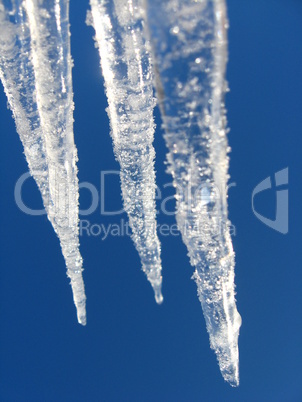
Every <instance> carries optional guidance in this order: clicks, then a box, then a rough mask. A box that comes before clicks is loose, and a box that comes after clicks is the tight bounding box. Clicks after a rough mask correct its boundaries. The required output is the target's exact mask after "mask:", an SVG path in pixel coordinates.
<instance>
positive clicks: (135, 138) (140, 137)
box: [88, 0, 163, 303]
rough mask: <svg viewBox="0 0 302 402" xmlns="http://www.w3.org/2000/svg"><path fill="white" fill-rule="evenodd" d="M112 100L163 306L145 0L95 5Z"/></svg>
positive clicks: (130, 193)
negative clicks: (144, 14)
mask: <svg viewBox="0 0 302 402" xmlns="http://www.w3.org/2000/svg"><path fill="white" fill-rule="evenodd" d="M90 5H91V16H90V18H91V21H88V22H89V23H91V24H92V25H93V26H94V29H95V32H96V43H97V45H98V48H99V53H100V59H101V67H102V72H103V76H104V80H105V86H106V94H107V98H108V104H109V107H108V115H109V118H110V124H111V135H112V138H113V144H114V151H115V155H116V158H117V160H118V161H119V163H120V167H121V173H120V177H121V187H122V194H123V199H124V208H125V210H126V212H127V213H128V216H129V223H130V227H131V229H132V233H133V235H132V238H133V241H134V244H135V246H136V249H137V251H138V253H139V255H140V258H141V262H142V267H143V271H144V272H145V273H146V275H147V278H148V280H149V281H150V283H151V285H152V287H153V289H154V292H155V299H156V301H157V302H158V303H161V302H162V300H163V297H162V294H161V284H162V277H161V258H160V243H159V240H158V237H157V234H156V209H155V172H154V156H155V152H154V148H153V145H152V143H153V137H154V121H153V108H154V104H155V103H154V97H153V88H152V84H153V83H152V69H151V64H150V55H149V53H148V51H147V46H146V41H145V39H144V35H143V31H144V29H143V25H144V21H143V13H142V12H143V7H142V0H90Z"/></svg>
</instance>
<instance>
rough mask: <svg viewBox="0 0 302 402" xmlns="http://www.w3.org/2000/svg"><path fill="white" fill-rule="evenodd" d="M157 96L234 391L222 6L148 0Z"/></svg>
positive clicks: (193, 252)
mask: <svg viewBox="0 0 302 402" xmlns="http://www.w3.org/2000/svg"><path fill="white" fill-rule="evenodd" d="M146 16H147V18H146V19H147V27H148V33H149V38H150V41H151V43H152V53H153V57H154V60H153V64H154V67H155V73H156V89H157V95H158V99H159V103H160V109H161V113H162V119H163V125H164V129H165V140H166V144H167V146H168V149H169V154H168V162H169V172H170V173H171V174H172V176H173V182H174V186H175V187H176V198H177V222H178V226H179V227H180V230H181V232H182V238H183V241H184V242H185V244H186V246H187V249H188V252H189V256H190V260H191V264H192V265H193V266H194V267H195V268H196V269H195V273H194V278H195V280H196V283H197V288H198V295H199V299H200V302H201V305H202V309H203V313H204V317H205V321H206V325H207V330H208V332H209V336H210V344H211V347H212V348H213V349H214V351H215V352H216V355H217V358H218V362H219V366H220V370H221V372H222V375H223V377H224V378H225V380H226V381H228V382H229V383H230V384H231V385H233V386H237V385H238V384H239V354H238V335H239V328H240V325H241V317H240V315H239V313H238V311H237V308H236V303H235V291H234V252H233V247H232V241H231V237H230V231H229V221H228V217H227V190H226V189H227V180H228V173H227V172H228V156H227V152H228V145H227V138H226V133H227V130H226V117H225V108H224V95H225V92H226V85H227V84H226V81H225V67H226V62H227V38H226V29H227V19H226V10H225V1H224V0H198V1H197V0H148V1H146Z"/></svg>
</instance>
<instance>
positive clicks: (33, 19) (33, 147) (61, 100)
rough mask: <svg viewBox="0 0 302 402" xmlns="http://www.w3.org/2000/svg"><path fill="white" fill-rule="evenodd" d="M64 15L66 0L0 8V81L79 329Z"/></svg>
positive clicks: (3, 2) (81, 297) (32, 0)
mask: <svg viewBox="0 0 302 402" xmlns="http://www.w3.org/2000/svg"><path fill="white" fill-rule="evenodd" d="M68 14H69V0H54V1H53V2H41V1H39V0H23V1H22V0H11V1H7V0H0V78H1V81H2V83H3V86H4V89H5V92H6V95H7V98H8V102H9V105H10V108H11V110H12V112H13V115H14V118H15V121H16V127H17V131H18V133H19V136H20V138H21V141H22V143H23V146H24V153H25V156H26V159H27V162H28V165H29V169H30V172H31V174H32V176H33V177H34V179H35V181H36V182H37V185H38V187H39V190H40V191H41V194H42V199H43V203H44V206H45V209H46V211H47V216H48V218H49V220H50V222H51V223H52V225H53V228H54V230H55V232H56V233H57V235H58V237H59V239H60V243H61V247H62V252H63V255H64V258H65V262H66V266H67V275H68V277H69V278H70V280H71V286H72V291H73V298H74V303H75V305H76V308H77V316H78V321H79V323H81V324H83V325H85V324H86V309H85V303H86V297H85V290H84V283H83V279H82V257H81V255H80V252H79V230H78V179H77V167H76V161H77V151H76V147H75V145H74V138H73V93H72V78H71V66H72V61H71V55H70V39H69V36H70V34H69V15H68Z"/></svg>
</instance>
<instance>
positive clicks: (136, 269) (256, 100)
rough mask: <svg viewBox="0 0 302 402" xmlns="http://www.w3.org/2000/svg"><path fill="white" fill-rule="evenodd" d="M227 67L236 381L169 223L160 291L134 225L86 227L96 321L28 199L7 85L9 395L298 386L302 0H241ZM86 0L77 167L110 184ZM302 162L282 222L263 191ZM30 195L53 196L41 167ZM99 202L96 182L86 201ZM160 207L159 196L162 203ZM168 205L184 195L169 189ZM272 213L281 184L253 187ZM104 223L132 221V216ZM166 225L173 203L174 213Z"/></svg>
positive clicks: (79, 5)
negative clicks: (40, 183)
mask: <svg viewBox="0 0 302 402" xmlns="http://www.w3.org/2000/svg"><path fill="white" fill-rule="evenodd" d="M227 4H228V11H229V20H230V30H229V41H230V45H229V64H228V70H227V77H228V81H229V85H230V88H231V92H230V93H229V94H228V95H227V99H226V105H227V109H228V121H229V127H230V128H231V131H230V134H229V143H230V145H231V147H232V152H231V164H230V174H231V182H232V183H236V186H234V187H232V188H231V189H230V192H229V212H230V219H231V221H232V223H233V225H234V226H235V228H236V236H234V237H233V243H234V249H235V252H236V285H237V301H238V310H239V312H240V314H241V316H242V319H243V324H242V328H241V333H240V337H239V348H240V378H241V384H240V386H239V388H238V389H233V388H231V387H230V386H229V385H228V384H226V383H225V382H224V381H223V379H222V377H221V375H220V372H219V368H218V365H217V363H216V358H215V356H214V353H213V351H211V350H210V348H209V341H208V335H207V333H206V329H205V322H204V318H203V316H202V311H201V307H200V303H199V301H198V298H197V294H196V285H195V283H194V281H192V280H191V275H192V273H193V268H192V267H191V266H190V264H189V260H188V257H187V255H186V253H187V252H186V249H185V246H184V245H183V243H182V241H181V238H180V236H163V235H162V236H161V242H162V260H163V279H164V284H163V293H164V297H165V301H164V303H163V304H162V305H161V306H158V305H156V303H155V301H154V297H153V293H152V289H151V286H150V285H149V283H148V282H147V281H146V279H145V277H144V275H143V273H142V272H141V270H140V262H139V258H138V255H137V252H136V250H135V248H134V246H133V244H132V242H131V239H130V238H129V237H126V236H120V237H118V236H108V238H106V240H103V241H102V240H101V237H100V236H93V235H92V234H91V233H90V236H88V234H87V232H85V233H83V234H82V236H81V239H80V241H81V252H82V255H83V258H84V267H85V272H84V280H85V284H86V294H87V318H88V324H87V326H86V327H81V326H80V325H78V324H77V322H76V314H75V308H74V305H73V302H72V295H71V288H70V286H69V284H68V280H67V278H66V273H65V266H64V261H63V257H62V255H61V251H60V247H59V242H58V239H57V238H56V236H55V234H54V232H53V230H52V227H51V225H50V223H49V222H48V220H47V218H46V217H45V216H38V217H34V216H29V215H26V214H24V213H23V212H21V211H20V210H19V208H18V207H17V205H16V203H15V201H14V187H15V184H16V182H17V180H18V178H19V177H20V176H21V175H22V174H23V173H25V172H26V171H27V165H26V161H25V158H24V155H23V153H22V146H21V143H20V141H19V138H18V136H17V134H16V132H15V127H14V122H13V120H12V118H11V112H10V111H9V110H7V108H6V99H5V96H4V94H3V89H2V87H1V89H0V133H1V141H2V145H1V149H0V175H1V189H2V190H1V198H0V214H1V227H0V236H1V246H0V247H1V252H0V262H1V271H0V312H1V326H0V400H1V401H5V402H8V401H14V402H15V401H42V400H43V401H73V402H76V401H86V400H87V401H106V402H107V401H110V402H111V401H158V402H159V401H160V402H161V401H163V402H166V401H173V402H176V401H190V402H191V401H192V402H195V401H206V402H208V401H214V402H216V401H217V402H220V401H232V402H233V401H245V402H249V401H257V402H258V401H274V402H276V401H280V402H281V401H290V402H298V401H301V400H302V385H301V359H302V346H301V335H302V334H301V332H302V292H301V285H300V284H301V280H302V270H301V223H302V222H301V207H300V203H301V197H302V186H301V179H300V177H301V171H302V163H301V157H300V154H301V149H302V139H301V138H302V137H301V127H302V113H301V110H302V99H301V94H302V79H301V71H302V52H301V42H302V23H301V19H302V3H301V2H300V1H299V0H287V1H285V0H266V1H265V2H264V1H260V0H253V1H252V0H245V1H242V2H239V1H236V0H228V2H227ZM87 6H88V5H87V2H86V1H85V2H82V1H73V2H72V4H71V32H72V37H71V39H72V54H73V58H74V63H75V67H74V69H73V79H74V93H75V94H74V100H75V115H74V116H75V141H76V145H77V147H78V153H79V163H78V167H79V180H80V182H81V183H83V182H89V183H91V184H93V185H94V186H95V188H96V189H98V192H100V188H101V184H100V180H101V172H104V171H108V170H117V169H118V165H117V162H116V161H115V159H114V156H113V151H112V142H111V138H110V136H109V126H108V118H107V115H106V112H105V107H106V98H105V96H104V91H103V86H102V77H101V73H100V69H99V59H98V54H97V50H96V49H95V48H94V43H93V40H92V35H93V30H92V28H91V27H87V26H86V25H85V16H86V9H87ZM156 122H157V125H158V128H157V131H156V138H155V147H156V152H157V159H156V170H157V183H158V185H159V187H160V188H161V189H162V191H163V196H164V197H166V196H170V195H172V190H171V188H166V189H164V185H165V184H167V183H171V178H170V176H169V175H168V174H166V173H165V168H166V165H165V163H164V162H165V155H166V148H165V144H164V141H163V136H162V134H163V133H162V130H161V128H160V117H159V114H158V112H156ZM287 167H288V169H289V185H288V190H289V232H288V234H286V235H284V234H281V233H279V232H277V231H274V230H273V229H271V228H269V227H267V226H266V225H264V224H263V223H261V222H260V221H259V220H258V219H257V218H256V217H255V215H254V214H253V211H252V206H251V197H252V191H253V189H254V188H255V186H256V185H257V184H258V183H260V182H261V181H262V180H264V179H265V178H266V177H268V176H270V177H272V178H273V176H274V174H275V172H278V171H280V170H282V169H284V168H287ZM23 197H24V201H25V202H26V203H27V204H28V205H30V206H31V207H33V208H40V207H42V202H41V198H40V195H39V193H38V190H37V188H36V185H35V183H34V181H33V180H32V179H30V180H28V181H27V182H26V185H24V189H23ZM90 202H91V197H90V194H89V192H88V191H87V190H82V191H81V195H80V204H81V208H83V209H85V208H87V207H88V206H89V204H90ZM105 202H106V208H108V209H111V210H113V209H119V208H121V206H122V203H121V195H120V188H119V182H118V177H117V176H112V177H111V178H110V179H108V186H107V187H106V192H105ZM158 207H160V201H159V205H158ZM169 208H171V210H172V209H173V202H172V201H170V203H169ZM255 208H256V209H257V211H258V212H259V213H261V214H262V215H264V216H266V217H269V218H271V219H274V214H275V209H276V192H275V190H274V189H273V190H271V191H266V192H263V193H262V194H259V195H258V196H257V199H255ZM82 218H83V219H89V221H90V223H91V224H97V225H101V224H104V225H110V224H111V225H112V224H119V223H120V221H121V219H124V221H126V220H127V218H126V215H125V214H122V215H116V216H103V215H101V213H100V204H99V206H98V209H97V210H96V211H95V212H94V214H92V215H89V217H82ZM158 221H159V223H161V224H165V223H167V224H169V225H171V224H173V223H174V217H173V216H167V215H164V214H160V215H159V216H158Z"/></svg>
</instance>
